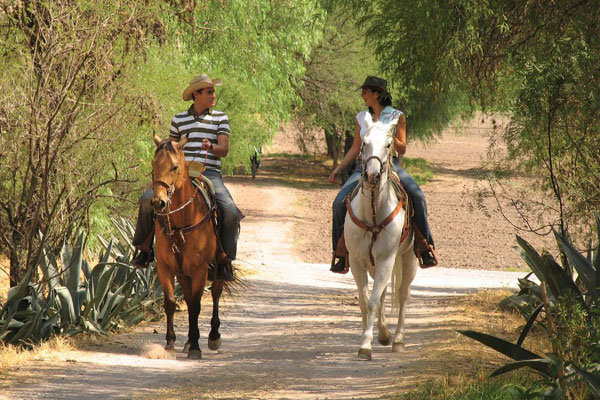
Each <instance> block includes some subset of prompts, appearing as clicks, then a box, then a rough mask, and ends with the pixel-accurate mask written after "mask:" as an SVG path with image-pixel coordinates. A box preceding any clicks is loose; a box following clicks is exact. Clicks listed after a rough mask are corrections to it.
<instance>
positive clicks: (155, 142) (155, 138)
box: [154, 134, 162, 147]
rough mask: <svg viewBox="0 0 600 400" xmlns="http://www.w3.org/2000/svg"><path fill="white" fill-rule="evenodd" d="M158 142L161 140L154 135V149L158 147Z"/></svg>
mask: <svg viewBox="0 0 600 400" xmlns="http://www.w3.org/2000/svg"><path fill="white" fill-rule="evenodd" d="M160 142H162V139H161V138H160V137H159V136H158V135H157V134H154V144H156V147H158V145H159V144H160Z"/></svg>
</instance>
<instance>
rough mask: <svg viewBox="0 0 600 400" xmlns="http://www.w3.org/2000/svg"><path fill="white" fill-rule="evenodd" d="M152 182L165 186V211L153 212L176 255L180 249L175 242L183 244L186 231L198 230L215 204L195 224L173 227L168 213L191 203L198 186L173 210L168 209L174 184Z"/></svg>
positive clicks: (213, 209) (210, 214) (173, 191)
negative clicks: (183, 202) (186, 199)
mask: <svg viewBox="0 0 600 400" xmlns="http://www.w3.org/2000/svg"><path fill="white" fill-rule="evenodd" d="M152 184H153V185H154V184H158V185H161V186H164V187H166V188H167V212H165V213H159V212H156V211H155V212H154V213H155V215H156V220H157V221H158V223H159V225H160V226H161V228H162V230H163V233H164V234H165V236H167V238H168V240H169V243H170V244H171V250H172V251H173V254H175V255H176V256H177V255H180V254H181V251H180V250H179V247H178V246H177V242H180V245H183V244H184V243H185V236H184V235H187V234H188V233H191V232H194V231H196V230H198V229H199V228H200V226H202V224H203V223H204V222H205V221H207V220H208V219H209V218H210V217H211V216H212V214H213V213H214V211H215V204H213V205H212V207H211V208H210V209H209V210H208V212H207V213H206V214H205V215H204V216H203V217H202V219H200V221H198V222H196V223H195V224H193V225H188V226H183V227H181V228H174V227H173V226H172V225H171V219H170V218H169V215H171V214H174V213H176V212H178V211H181V210H183V209H184V208H186V207H187V206H189V205H190V204H192V202H193V201H194V199H195V198H196V195H197V194H198V191H199V189H198V187H196V188H195V190H194V193H193V194H192V196H191V197H190V198H189V199H188V201H187V202H185V204H183V205H182V206H180V207H178V208H177V209H175V210H170V206H171V197H172V196H173V194H174V193H175V187H174V185H168V184H167V183H165V182H164V181H161V180H155V181H152ZM180 264H181V263H180Z"/></svg>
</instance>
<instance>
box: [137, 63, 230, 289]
mask: <svg viewBox="0 0 600 400" xmlns="http://www.w3.org/2000/svg"><path fill="white" fill-rule="evenodd" d="M219 85H221V79H210V78H209V77H208V76H207V75H206V74H202V75H200V76H197V77H195V78H194V79H192V81H191V82H190V84H189V85H188V87H187V88H186V89H185V90H184V92H183V100H185V101H190V100H193V101H194V103H193V104H192V105H191V106H190V107H189V108H188V109H187V110H186V111H183V112H181V113H179V114H177V115H175V117H173V120H172V121H171V128H170V136H169V137H170V139H171V140H172V141H174V142H178V141H179V140H180V139H182V138H183V137H187V143H186V145H185V146H184V148H183V150H184V153H185V159H186V161H188V162H190V161H197V162H199V161H201V162H205V163H206V170H205V171H204V173H203V175H204V176H205V177H207V178H208V179H209V180H210V181H211V182H212V186H213V187H214V190H215V200H216V203H217V208H218V216H219V223H218V225H219V231H220V234H219V238H220V243H221V245H222V247H223V251H219V252H218V254H217V264H218V266H217V277H216V278H217V279H219V280H226V281H232V280H233V279H234V277H233V268H232V266H231V261H232V260H235V257H236V252H237V240H238V234H239V222H240V215H239V213H238V208H237V206H236V205H235V203H234V201H233V198H232V197H231V194H230V193H229V191H228V190H227V188H226V187H225V185H224V184H223V178H222V176H221V158H222V157H225V156H226V155H227V152H228V151H229V133H230V130H229V119H228V118H227V115H226V114H225V113H223V112H221V111H216V110H214V109H213V107H214V106H215V101H216V96H215V86H219ZM152 197H153V191H152V189H151V188H149V189H147V190H146V191H145V192H144V194H143V195H142V197H141V198H140V208H139V214H138V221H137V225H136V229H135V235H134V238H133V244H134V245H135V246H136V249H137V250H138V254H137V256H136V257H135V258H134V259H133V260H132V264H134V265H136V266H138V267H142V268H143V267H146V266H147V264H148V263H149V262H150V261H152V258H153V256H152V241H153V236H154V235H153V228H154V213H153V208H152V204H151V199H152Z"/></svg>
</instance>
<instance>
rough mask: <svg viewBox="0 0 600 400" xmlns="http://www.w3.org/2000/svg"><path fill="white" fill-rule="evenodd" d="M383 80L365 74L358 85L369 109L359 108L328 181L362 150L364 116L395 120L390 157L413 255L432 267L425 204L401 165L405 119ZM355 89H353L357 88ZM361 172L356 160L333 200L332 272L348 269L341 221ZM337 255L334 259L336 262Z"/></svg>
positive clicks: (430, 240)
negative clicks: (410, 226) (406, 210)
mask: <svg viewBox="0 0 600 400" xmlns="http://www.w3.org/2000/svg"><path fill="white" fill-rule="evenodd" d="M386 88H387V81H386V80H385V79H382V78H379V77H375V76H367V78H366V79H365V82H364V83H363V84H362V85H361V86H360V87H359V88H358V89H362V93H361V97H362V98H363V100H364V102H365V105H366V106H367V107H368V110H364V111H361V112H359V113H358V114H357V116H356V135H355V136H354V141H353V143H352V148H351V149H350V150H349V151H348V153H346V156H345V157H344V159H343V160H342V161H341V162H340V164H339V165H338V166H337V167H336V168H335V169H334V170H333V172H331V175H330V176H329V182H331V183H335V182H336V178H337V176H338V175H339V174H340V172H342V171H344V170H345V169H346V168H347V167H348V166H349V165H350V164H351V163H353V162H355V161H356V159H357V158H358V155H359V154H360V151H361V145H362V137H363V136H364V134H365V132H366V123H365V117H366V114H367V113H369V114H370V115H371V118H372V120H373V121H374V122H376V121H382V122H384V123H388V122H390V121H393V120H394V119H396V118H397V119H398V125H397V126H396V134H395V135H394V149H395V151H396V153H397V156H396V157H394V158H393V162H394V167H395V170H396V172H397V174H398V177H399V178H400V181H401V182H402V186H404V189H405V190H406V192H407V193H408V195H409V197H410V201H411V202H412V205H413V208H414V213H415V214H414V221H415V223H416V227H415V228H416V229H415V254H416V256H417V258H418V259H419V263H420V265H421V267H423V268H427V267H433V266H435V265H437V258H436V256H435V253H434V248H435V247H434V243H433V237H432V235H431V230H430V228H429V223H428V222H427V204H426V203H425V195H424V194H423V191H422V190H421V188H420V187H419V185H418V184H417V182H415V180H414V179H413V178H412V176H410V175H409V174H408V173H407V172H406V171H405V170H404V169H403V168H402V165H401V158H402V156H403V155H404V153H406V143H407V142H406V119H405V117H404V114H403V113H402V111H399V110H397V109H395V108H393V107H392V97H391V95H390V93H389V92H388V91H387V89H386ZM358 89H356V90H358ZM361 173H362V170H361V166H360V164H359V163H357V165H356V168H355V170H354V172H353V173H352V174H351V175H350V177H349V178H348V180H347V181H346V182H345V183H344V185H343V186H342V188H341V189H340V191H339V193H338V195H337V196H336V198H335V200H334V201H333V227H332V241H333V253H334V257H333V260H332V263H331V271H332V272H336V273H346V272H348V263H347V261H346V259H347V250H346V247H345V243H344V239H343V228H344V220H345V218H346V203H345V199H346V197H347V196H348V195H349V194H350V193H351V192H352V191H353V190H354V188H355V187H356V185H357V184H358V180H359V178H360V175H361ZM336 258H337V261H336Z"/></svg>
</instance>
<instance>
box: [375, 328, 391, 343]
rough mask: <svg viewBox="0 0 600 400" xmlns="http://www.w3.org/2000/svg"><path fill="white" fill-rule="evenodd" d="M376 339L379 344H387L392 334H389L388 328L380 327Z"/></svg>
mask: <svg viewBox="0 0 600 400" xmlns="http://www.w3.org/2000/svg"><path fill="white" fill-rule="evenodd" d="M377 340H378V341H379V344H381V345H383V346H387V345H389V344H390V343H392V335H390V331H389V330H387V329H384V330H383V329H382V330H379V333H378V334H377Z"/></svg>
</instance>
